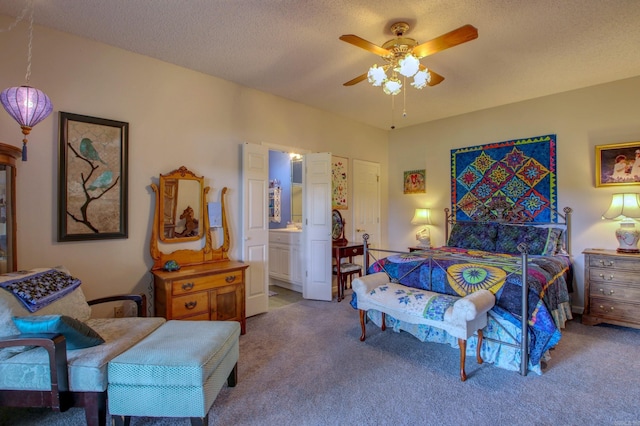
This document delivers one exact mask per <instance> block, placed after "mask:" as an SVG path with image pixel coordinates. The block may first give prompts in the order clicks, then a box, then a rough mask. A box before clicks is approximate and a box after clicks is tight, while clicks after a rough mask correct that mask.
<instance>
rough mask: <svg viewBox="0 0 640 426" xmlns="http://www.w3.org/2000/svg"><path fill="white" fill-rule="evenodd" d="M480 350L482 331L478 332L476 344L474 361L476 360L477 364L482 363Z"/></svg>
mask: <svg viewBox="0 0 640 426" xmlns="http://www.w3.org/2000/svg"><path fill="white" fill-rule="evenodd" d="M480 349H482V329H480V330H478V344H477V345H476V359H477V360H478V364H482V363H483V362H484V360H483V359H482V355H481V354H480Z"/></svg>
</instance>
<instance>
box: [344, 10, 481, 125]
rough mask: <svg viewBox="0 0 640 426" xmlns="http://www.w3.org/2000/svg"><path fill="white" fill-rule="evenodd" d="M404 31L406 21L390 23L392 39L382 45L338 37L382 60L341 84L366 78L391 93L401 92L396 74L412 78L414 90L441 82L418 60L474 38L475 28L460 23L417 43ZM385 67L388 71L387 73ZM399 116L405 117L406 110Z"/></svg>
mask: <svg viewBox="0 0 640 426" xmlns="http://www.w3.org/2000/svg"><path fill="white" fill-rule="evenodd" d="M408 30H409V24H407V23H406V22H396V23H395V24H393V25H391V32H392V33H393V34H395V36H396V38H393V39H391V40H388V41H387V42H385V43H384V44H383V45H382V46H378V45H376V44H374V43H371V42H370V41H367V40H365V39H363V38H361V37H358V36H356V35H353V34H345V35H342V36H340V40H342V41H345V42H347V43H350V44H353V45H354V46H356V47H360V48H362V49H364V50H367V51H369V52H371V53H374V54H376V55H378V56H380V57H381V58H382V59H384V61H385V62H386V64H385V65H382V66H380V65H378V64H374V65H373V66H372V67H371V68H369V71H368V72H367V73H365V74H362V75H359V76H358V77H356V78H354V79H351V80H349V81H347V82H346V83H344V86H353V85H355V84H357V83H360V82H361V81H363V80H365V79H367V81H369V83H371V84H372V85H373V86H376V87H378V86H382V90H383V91H384V93H386V94H387V95H394V96H395V95H398V94H399V93H400V92H401V91H402V86H403V82H401V81H400V79H399V78H398V76H399V75H400V76H402V77H403V79H405V80H406V78H412V77H413V82H412V83H411V86H413V87H414V88H416V89H422V88H424V87H425V86H435V85H436V84H439V83H441V82H442V81H443V80H444V77H442V76H441V75H439V74H437V73H435V72H434V71H432V70H430V69H428V68H427V67H426V66H424V65H423V64H421V63H420V59H422V58H424V57H426V56H429V55H433V54H434V53H438V52H440V51H442V50H445V49H448V48H450V47H453V46H457V45H458V44H462V43H465V42H467V41H471V40H474V39H476V38H478V30H477V29H476V28H475V27H473V26H472V25H464V26H462V27H460V28H458V29H455V30H453V31H450V32H448V33H446V34H443V35H441V36H440V37H436V38H434V39H433V40H430V41H427V42H425V43H422V44H418V42H417V41H415V40H414V39H412V38H409V37H405V36H404V35H405V33H406V32H407V31H408ZM389 70H391V71H390V75H389V74H388V72H389ZM404 83H406V81H404ZM403 115H405V116H406V111H405V112H403ZM394 127H395V126H393V125H392V128H394Z"/></svg>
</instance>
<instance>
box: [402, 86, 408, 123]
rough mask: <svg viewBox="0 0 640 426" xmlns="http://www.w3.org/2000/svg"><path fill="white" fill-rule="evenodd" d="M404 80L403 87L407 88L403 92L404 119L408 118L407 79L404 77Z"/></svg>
mask: <svg viewBox="0 0 640 426" xmlns="http://www.w3.org/2000/svg"><path fill="white" fill-rule="evenodd" d="M402 80H403V81H402V85H403V86H404V88H405V90H403V91H402V117H403V118H404V117H406V116H407V90H406V89H407V77H404V78H403V79H402Z"/></svg>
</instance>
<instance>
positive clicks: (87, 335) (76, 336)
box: [13, 315, 104, 349]
mask: <svg viewBox="0 0 640 426" xmlns="http://www.w3.org/2000/svg"><path fill="white" fill-rule="evenodd" d="M13 322H14V323H15V325H16V327H18V330H20V332H22V333H56V334H58V333H59V334H62V335H64V337H65V339H66V341H67V349H84V348H89V347H91V346H98V345H100V344H102V343H104V339H103V338H102V337H100V335H99V334H98V333H96V332H95V331H94V330H93V329H92V328H91V327H89V326H88V325H87V324H85V323H83V322H81V321H78V320H77V319H75V318H71V317H68V316H66V315H32V316H28V317H14V318H13Z"/></svg>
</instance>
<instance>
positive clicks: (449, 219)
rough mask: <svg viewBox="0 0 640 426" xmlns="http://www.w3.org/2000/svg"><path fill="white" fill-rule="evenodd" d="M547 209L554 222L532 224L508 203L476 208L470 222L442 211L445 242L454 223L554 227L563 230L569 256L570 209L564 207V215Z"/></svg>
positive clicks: (525, 215)
mask: <svg viewBox="0 0 640 426" xmlns="http://www.w3.org/2000/svg"><path fill="white" fill-rule="evenodd" d="M547 209H548V210H549V211H550V212H551V213H552V214H551V215H550V216H551V217H554V218H556V221H555V222H534V221H533V218H532V217H531V216H528V215H527V214H526V213H525V211H524V208H523V207H522V206H513V205H510V204H508V203H499V202H495V203H492V204H491V205H489V206H488V207H487V206H481V207H479V208H476V209H475V211H474V213H473V214H472V215H470V217H471V220H466V221H457V220H456V218H455V216H454V215H453V214H452V212H451V210H449V208H445V209H444V213H445V218H446V219H445V241H449V237H450V236H451V230H452V228H453V225H454V224H455V223H456V222H462V223H503V224H512V225H530V226H535V227H544V226H554V225H557V226H559V227H562V228H564V232H563V233H562V237H561V238H562V240H563V244H564V248H565V250H566V251H567V253H568V254H569V255H570V254H571V213H572V212H573V209H572V208H571V207H565V208H564V209H563V212H564V213H560V212H558V211H556V210H555V209H553V208H551V207H547Z"/></svg>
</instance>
